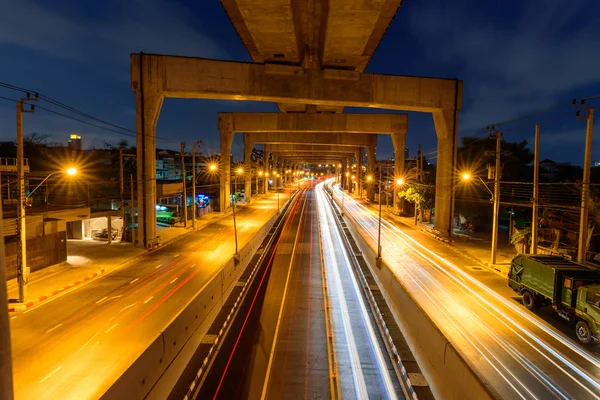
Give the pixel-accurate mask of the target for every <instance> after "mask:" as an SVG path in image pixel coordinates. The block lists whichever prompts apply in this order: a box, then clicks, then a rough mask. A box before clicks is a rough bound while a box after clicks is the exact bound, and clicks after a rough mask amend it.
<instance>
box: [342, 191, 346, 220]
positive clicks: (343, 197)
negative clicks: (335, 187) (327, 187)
mask: <svg viewBox="0 0 600 400" xmlns="http://www.w3.org/2000/svg"><path fill="white" fill-rule="evenodd" d="M345 198H346V196H344V191H343V190H342V217H343V216H344V199H345Z"/></svg>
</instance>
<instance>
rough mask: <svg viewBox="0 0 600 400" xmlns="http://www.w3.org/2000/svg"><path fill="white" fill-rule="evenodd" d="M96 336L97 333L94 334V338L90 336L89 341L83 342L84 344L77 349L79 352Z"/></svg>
mask: <svg viewBox="0 0 600 400" xmlns="http://www.w3.org/2000/svg"><path fill="white" fill-rule="evenodd" d="M97 334H98V333H94V336H92V337H91V338H90V339H89V340H88V341H87V342H85V344H84V345H83V346H81V347H80V348H79V351H81V350H83V349H85V347H86V346H87V345H88V344H90V342H91V341H92V340H94V338H95V337H96V335H97Z"/></svg>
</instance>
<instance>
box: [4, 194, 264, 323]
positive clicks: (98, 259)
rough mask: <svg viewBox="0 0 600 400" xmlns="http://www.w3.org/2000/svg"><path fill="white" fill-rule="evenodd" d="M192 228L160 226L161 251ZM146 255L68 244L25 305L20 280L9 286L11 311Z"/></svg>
mask: <svg viewBox="0 0 600 400" xmlns="http://www.w3.org/2000/svg"><path fill="white" fill-rule="evenodd" d="M261 197H262V196H261ZM238 207H245V205H238ZM230 214H231V211H228V212H226V213H218V212H213V213H209V214H206V215H203V216H202V217H199V218H197V219H196V230H199V229H202V228H203V227H205V226H206V225H209V224H211V223H213V222H215V221H217V220H219V219H221V218H225V217H227V216H229V215H230ZM191 226H192V223H191V221H188V228H184V227H163V226H159V227H158V228H157V230H158V233H157V234H158V236H160V243H161V247H162V246H164V245H167V244H168V243H169V242H173V241H176V240H178V239H180V238H182V237H184V236H185V235H186V234H188V233H191V232H193V230H192V229H191ZM146 253H147V251H146V250H144V249H142V248H139V247H133V245H132V244H131V243H121V242H118V241H115V242H113V243H112V244H108V243H107V242H105V241H98V240H91V239H86V240H68V242H67V254H68V255H67V261H66V262H63V263H60V264H56V265H52V266H50V267H47V268H44V269H41V270H39V271H35V272H33V273H31V274H30V276H29V284H28V285H27V302H26V303H24V304H19V303H15V301H16V299H18V297H19V287H18V283H17V279H11V280H9V281H7V282H6V287H7V292H8V298H9V299H11V300H10V302H9V311H10V312H15V311H22V310H24V309H27V308H31V307H33V306H35V305H36V304H38V303H39V302H42V301H45V300H48V299H49V298H51V297H52V296H56V295H58V294H60V293H64V292H66V291H70V290H74V289H76V288H77V287H80V286H83V285H85V284H86V283H88V282H90V281H91V280H93V279H94V278H96V277H98V276H101V275H103V274H106V273H108V272H110V271H112V270H114V269H117V268H118V267H120V266H121V265H123V264H125V263H127V262H129V261H131V260H133V259H135V258H137V257H140V256H142V255H143V254H146Z"/></svg>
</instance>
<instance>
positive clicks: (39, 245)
mask: <svg viewBox="0 0 600 400" xmlns="http://www.w3.org/2000/svg"><path fill="white" fill-rule="evenodd" d="M64 261H67V233H66V232H65V231H60V232H57V233H53V234H49V235H45V236H38V237H35V238H31V239H27V265H28V266H29V268H30V271H31V272H34V271H37V270H40V269H42V268H46V267H48V266H50V265H54V264H58V263H61V262H64ZM16 277H17V241H16V237H15V238H14V239H12V240H11V241H10V242H8V243H6V280H10V279H14V278H16Z"/></svg>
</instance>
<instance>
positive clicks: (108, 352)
mask: <svg viewBox="0 0 600 400" xmlns="http://www.w3.org/2000/svg"><path fill="white" fill-rule="evenodd" d="M282 199H284V200H285V199H287V195H286V196H285V197H284V196H282ZM282 201H283V200H282ZM276 207H277V200H276V198H275V197H272V198H269V199H266V198H264V199H260V200H257V201H254V202H253V203H251V204H250V205H247V206H245V207H240V208H238V211H237V227H238V237H239V242H240V247H241V246H243V245H244V244H245V243H246V242H247V241H248V240H249V239H250V238H251V237H252V236H253V235H254V234H255V233H256V231H257V230H258V229H260V227H261V226H262V225H264V223H265V222H266V221H267V220H268V218H270V217H271V216H272V215H273V214H274V213H275V210H276ZM233 236H234V235H233V223H232V219H231V217H227V218H224V219H222V220H218V221H217V222H215V223H213V224H211V225H209V226H207V227H205V228H203V229H202V230H199V231H197V232H194V233H191V234H189V235H187V236H185V237H184V238H183V239H180V240H179V241H176V242H174V243H171V244H169V245H168V246H165V247H164V248H161V249H158V250H156V251H154V252H151V253H149V254H146V255H144V256H143V257H141V258H139V259H137V260H136V261H135V262H132V263H129V264H127V265H125V266H124V267H121V268H118V269H115V270H114V271H112V272H110V273H109V274H107V275H105V276H103V277H100V278H98V279H95V280H93V281H90V282H89V283H87V284H85V285H83V286H79V287H78V288H77V290H72V291H69V292H66V293H65V294H63V295H61V296H57V297H54V298H52V299H51V300H49V301H47V302H45V303H41V304H40V305H39V306H36V307H33V308H31V309H29V310H27V311H25V312H23V313H18V314H15V315H13V316H12V317H11V318H12V319H11V340H12V353H13V371H14V380H15V397H16V398H17V399H35V398H37V399H65V398H83V399H96V398H98V397H100V396H101V395H102V394H103V393H104V392H105V391H106V390H107V389H108V387H110V385H111V384H112V383H113V382H114V381H115V380H116V379H117V378H118V377H119V376H120V375H121V374H122V373H123V371H125V370H126V369H127V367H128V366H129V365H130V364H131V363H132V362H133V361H134V360H135V359H136V358H137V357H138V355H139V354H141V352H142V351H143V350H144V349H145V348H146V347H147V346H148V345H149V344H150V343H151V342H152V341H153V340H154V339H155V338H156V336H157V335H158V333H159V332H160V331H161V330H162V329H163V328H164V327H165V325H166V324H167V323H168V322H169V321H170V320H171V319H172V318H173V317H174V316H175V315H177V313H178V312H179V311H180V310H181V309H182V308H183V307H184V306H185V305H186V304H187V303H188V302H189V301H190V299H191V298H192V297H193V296H194V295H195V294H196V293H197V292H198V291H199V290H201V288H202V287H203V285H204V284H205V283H206V282H208V281H209V280H210V278H211V277H212V276H214V274H216V273H217V272H218V270H219V269H220V267H221V265H223V263H225V261H226V260H227V259H229V258H230V257H231V256H232V255H233V253H234V242H233Z"/></svg>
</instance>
